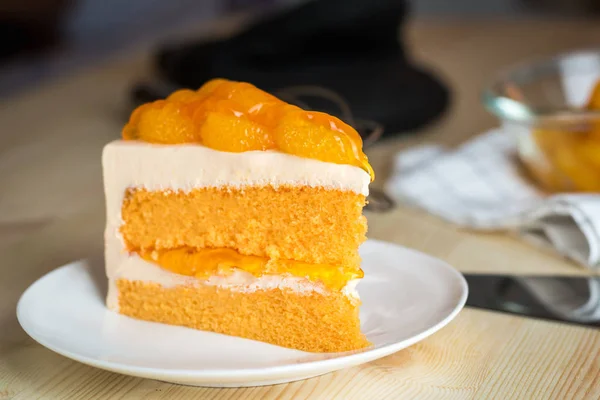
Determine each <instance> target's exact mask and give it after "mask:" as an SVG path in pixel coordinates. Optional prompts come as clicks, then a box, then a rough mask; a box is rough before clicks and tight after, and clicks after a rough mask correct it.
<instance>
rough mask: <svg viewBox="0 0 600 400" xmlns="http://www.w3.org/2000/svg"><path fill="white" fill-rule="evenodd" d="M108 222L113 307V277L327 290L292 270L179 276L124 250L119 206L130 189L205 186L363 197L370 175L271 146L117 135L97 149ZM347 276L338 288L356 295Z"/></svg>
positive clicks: (168, 284) (107, 252)
mask: <svg viewBox="0 0 600 400" xmlns="http://www.w3.org/2000/svg"><path fill="white" fill-rule="evenodd" d="M102 165H103V173H104V190H105V196H106V215H107V224H106V230H105V246H106V248H105V255H106V273H107V276H108V278H109V282H110V283H109V293H108V298H107V303H108V306H109V307H110V308H112V309H116V308H117V307H118V301H117V291H116V288H115V287H114V282H115V280H117V279H119V278H124V279H130V280H141V281H146V282H154V283H158V284H160V285H162V286H165V287H171V286H174V285H190V284H203V285H211V286H219V287H223V288H229V289H232V290H241V291H254V290H264V289H270V288H282V289H283V288H287V289H291V290H294V291H296V292H313V291H317V292H318V291H321V292H322V291H323V290H325V289H324V288H323V286H322V285H321V284H320V283H315V282H311V281H309V280H308V279H306V278H299V277H293V276H274V275H272V276H263V277H260V278H256V277H254V276H253V275H251V274H249V273H246V272H243V271H240V272H237V273H235V274H233V275H230V276H227V277H218V276H215V277H211V278H209V279H208V280H198V279H197V278H194V277H188V276H183V275H178V274H175V273H172V272H169V271H166V270H164V269H162V268H160V267H158V266H157V265H155V264H153V263H151V262H147V261H145V260H143V259H141V258H140V257H139V256H137V255H135V254H131V255H130V254H129V253H127V252H126V250H125V246H124V243H123V239H122V237H121V235H120V232H119V228H120V226H121V224H122V222H123V221H122V218H121V207H122V202H123V197H124V194H125V191H126V190H127V189H128V188H145V189H147V190H173V191H178V190H182V191H189V190H192V189H195V188H202V187H222V186H231V187H236V188H240V187H244V186H267V185H269V186H273V187H279V186H283V185H304V186H310V187H322V188H327V189H339V190H344V191H351V192H355V193H359V194H363V195H365V196H366V195H368V192H369V183H370V176H369V174H368V173H366V172H365V171H364V170H362V169H361V168H359V167H355V166H351V165H340V164H334V163H328V162H323V161H318V160H313V159H308V158H302V157H297V156H294V155H290V154H285V153H281V152H276V151H249V152H243V153H229V152H222V151H217V150H213V149H210V148H207V147H204V146H202V145H199V144H185V145H157V144H150V143H145V142H138V141H123V140H116V141H114V142H111V143H109V144H107V145H106V146H105V147H104V151H103V154H102ZM357 283H358V280H355V281H350V282H348V284H347V285H346V287H344V289H343V290H342V292H343V293H344V294H345V295H346V296H349V297H352V298H358V294H357V292H356V290H355V286H356V284H357Z"/></svg>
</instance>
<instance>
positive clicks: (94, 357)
mask: <svg viewBox="0 0 600 400" xmlns="http://www.w3.org/2000/svg"><path fill="white" fill-rule="evenodd" d="M360 250H361V251H360V253H361V255H362V258H363V263H362V268H363V270H364V272H365V278H364V280H363V281H362V282H361V283H360V284H359V286H358V291H359V293H360V297H361V299H362V301H363V304H362V307H361V311H360V317H361V321H362V330H363V332H364V333H365V334H366V335H367V337H368V339H369V340H370V341H371V342H372V343H373V346H372V347H369V348H367V349H364V350H360V351H355V352H344V353H322V354H318V353H306V352H302V351H297V350H291V349H286V348H283V347H278V346H273V345H269V344H266V343H261V342H256V341H253V340H247V339H241V338H236V337H231V336H226V335H219V334H216V333H210V332H201V331H196V330H193V329H188V328H182V327H176V326H170V325H163V324H157V323H152V322H145V321H138V320H135V319H132V318H128V317H125V316H122V315H119V314H117V313H114V312H111V311H109V310H107V309H106V308H105V306H104V294H105V291H106V282H105V281H106V278H105V276H104V265H103V262H102V260H101V259H98V260H86V261H77V262H74V263H71V264H68V265H65V266H63V267H61V268H58V269H56V270H54V271H52V272H50V273H48V274H47V275H45V276H44V277H42V278H40V279H39V280H38V281H37V282H35V283H34V284H33V285H31V286H30V287H29V288H28V289H27V290H26V291H25V293H23V295H22V296H21V299H20V300H19V304H18V306H17V317H18V319H19V322H20V324H21V326H22V327H23V329H24V330H25V331H26V332H27V333H28V334H29V336H31V337H32V338H33V339H35V340H36V341H37V342H39V343H40V344H41V345H43V346H45V347H47V348H49V349H50V350H53V351H55V352H57V353H59V354H62V355H63V356H65V357H69V358H72V359H73V360H77V361H80V362H82V363H85V364H88V365H92V366H94V367H98V368H102V369H106V370H109V371H114V372H119V373H122V374H127V375H133V376H140V377H144V378H152V379H159V380H163V381H168V382H175V383H181V384H186V385H199V386H216V387H237V386H258V385H268V384H275V383H283V382H290V381H295V380H300V379H306V378H310V377H313V376H317V375H321V374H325V373H327V372H332V371H335V370H338V369H341V368H346V367H352V366H355V365H359V364H362V363H366V362H369V361H372V360H375V359H378V358H381V357H384V356H386V355H389V354H392V353H394V352H396V351H398V350H401V349H404V348H405V347H408V346H410V345H412V344H414V343H416V342H418V341H420V340H422V339H424V338H426V337H427V336H429V335H431V334H432V333H434V332H436V331H437V330H439V329H440V328H442V327H443V326H445V325H446V324H447V323H448V322H450V321H451V320H452V319H453V318H454V317H455V316H456V314H458V312H459V311H460V310H461V309H462V307H463V306H464V304H465V301H466V299H467V291H468V290H467V283H466V282H465V280H464V278H463V277H462V275H461V274H460V273H459V272H457V271H456V270H454V269H453V268H452V267H450V266H449V265H448V264H446V263H444V262H442V261H440V260H437V259H435V258H432V257H430V256H427V255H424V254H421V253H418V252H416V251H413V250H409V249H406V248H403V247H401V246H397V245H394V244H391V243H385V242H380V241H375V240H369V241H367V242H366V243H365V244H364V245H363V246H362V247H361V249H360Z"/></svg>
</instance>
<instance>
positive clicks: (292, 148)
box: [123, 79, 375, 180]
mask: <svg viewBox="0 0 600 400" xmlns="http://www.w3.org/2000/svg"><path fill="white" fill-rule="evenodd" d="M123 139H125V140H143V141H146V142H150V143H162V144H182V143H200V144H202V145H204V146H207V147H210V148H212V149H215V150H220V151H228V152H235V153H239V152H244V151H252V150H278V151H281V152H284V153H288V154H293V155H296V156H300V157H306V158H312V159H316V160H321V161H326V162H331V163H336V164H348V165H354V166H357V167H360V168H362V169H363V170H365V171H366V172H368V173H369V175H370V176H371V180H373V179H374V177H375V175H374V173H373V168H371V165H370V164H369V160H368V159H367V156H366V155H365V154H364V153H363V151H362V139H361V137H360V135H359V134H358V132H356V130H355V129H354V128H352V127H351V126H349V125H347V124H346V123H344V122H342V121H341V120H340V119H338V118H336V117H333V116H331V115H328V114H325V113H321V112H316V111H304V110H302V109H301V108H298V107H296V106H293V105H291V104H288V103H286V102H284V101H282V100H279V99H278V98H277V97H275V96H272V95H270V94H269V93H266V92H264V91H262V90H260V89H258V88H256V87H255V86H253V85H251V84H249V83H243V82H233V81H228V80H225V79H213V80H211V81H209V82H207V83H205V84H204V85H203V86H202V87H201V88H200V89H198V90H197V91H193V90H188V89H184V90H178V91H176V92H174V93H173V94H171V95H170V96H169V97H167V98H166V99H165V100H158V101H155V102H153V103H148V104H144V105H142V106H140V107H138V108H137V109H136V110H135V111H134V112H133V113H132V114H131V117H130V119H129V122H128V123H127V125H125V127H124V128H123Z"/></svg>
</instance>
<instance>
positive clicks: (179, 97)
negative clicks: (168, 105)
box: [166, 89, 201, 103]
mask: <svg viewBox="0 0 600 400" xmlns="http://www.w3.org/2000/svg"><path fill="white" fill-rule="evenodd" d="M200 98H201V96H200V95H199V94H198V93H197V92H195V91H193V90H190V89H181V90H177V91H175V92H173V93H171V94H170V95H169V97H167V99H166V100H167V101H176V102H180V103H189V102H192V101H194V100H197V99H200Z"/></svg>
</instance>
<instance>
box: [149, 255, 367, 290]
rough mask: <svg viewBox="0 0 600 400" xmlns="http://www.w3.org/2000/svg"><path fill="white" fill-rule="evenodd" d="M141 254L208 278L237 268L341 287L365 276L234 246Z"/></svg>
mask: <svg viewBox="0 0 600 400" xmlns="http://www.w3.org/2000/svg"><path fill="white" fill-rule="evenodd" d="M139 254H140V256H141V257H142V258H143V259H145V260H146V261H150V262H154V263H155V264H157V265H159V266H160V267H161V268H164V269H166V270H168V271H171V272H174V273H176V274H180V275H185V276H194V277H197V278H200V279H205V278H208V277H210V276H214V275H223V276H227V275H230V274H231V273H233V272H234V271H235V270H236V269H238V270H243V271H246V272H248V273H250V274H252V275H254V276H256V277H260V276H263V275H281V274H285V273H288V274H291V275H293V276H297V277H301V278H307V279H309V280H311V281H313V282H318V281H321V282H322V283H323V284H324V285H325V286H326V287H327V288H329V289H331V290H341V289H342V288H343V287H344V286H345V285H346V283H348V281H350V280H352V279H358V278H362V277H363V271H362V270H360V269H349V268H343V267H334V266H331V265H320V264H308V263H303V262H298V261H291V260H269V259H267V258H264V257H257V256H247V255H242V254H240V253H238V252H237V251H235V250H232V249H193V248H189V247H188V248H186V247H184V248H178V249H173V250H154V251H141V252H140V253H139Z"/></svg>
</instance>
